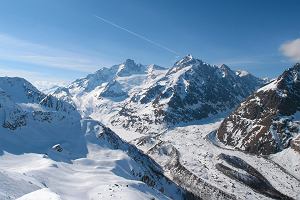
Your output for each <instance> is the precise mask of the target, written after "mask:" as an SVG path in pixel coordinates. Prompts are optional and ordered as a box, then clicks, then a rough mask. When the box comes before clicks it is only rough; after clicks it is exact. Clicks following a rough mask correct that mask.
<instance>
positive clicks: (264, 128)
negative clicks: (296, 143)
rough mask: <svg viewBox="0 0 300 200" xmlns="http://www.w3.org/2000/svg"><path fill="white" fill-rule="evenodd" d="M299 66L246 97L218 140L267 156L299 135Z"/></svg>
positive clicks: (220, 131) (226, 120)
mask: <svg viewBox="0 0 300 200" xmlns="http://www.w3.org/2000/svg"><path fill="white" fill-rule="evenodd" d="M298 111H300V65H299V64H296V65H295V66H294V67H293V68H290V69H288V70H286V71H285V72H284V73H283V74H282V75H281V76H279V77H278V78H277V79H276V80H274V81H273V82H271V83H269V84H268V85H266V86H264V87H263V88H261V89H259V90H258V91H257V92H256V93H254V94H253V95H251V96H250V97H248V98H247V99H246V100H245V101H244V102H243V103H241V105H240V107H238V108H237V109H236V110H235V111H234V112H233V113H232V114H231V115H230V116H229V117H227V118H226V119H225V120H224V121H223V123H222V124H221V126H220V128H219V130H218V131H217V136H218V139H219V140H220V141H221V142H223V143H224V144H226V145H231V146H234V147H236V148H238V149H241V150H244V151H247V152H250V153H254V154H271V153H276V152H278V151H281V150H282V149H284V148H287V147H288V146H289V145H290V140H291V139H292V138H293V137H294V136H296V135H298V134H299V127H300V122H299V119H296V120H295V119H294V116H293V115H294V114H295V113H297V112H298Z"/></svg>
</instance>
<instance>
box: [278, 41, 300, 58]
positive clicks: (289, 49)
mask: <svg viewBox="0 0 300 200" xmlns="http://www.w3.org/2000/svg"><path fill="white" fill-rule="evenodd" d="M279 50H280V51H281V53H282V54H283V55H284V56H286V57H288V58H289V59H290V60H292V61H294V62H299V61H300V38H297V39H295V40H292V41H288V42H285V43H283V44H282V45H281V46H280V48H279Z"/></svg>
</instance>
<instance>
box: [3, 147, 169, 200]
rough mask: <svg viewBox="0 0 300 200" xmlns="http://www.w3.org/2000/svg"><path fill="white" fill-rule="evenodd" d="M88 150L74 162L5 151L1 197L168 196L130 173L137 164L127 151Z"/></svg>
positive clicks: (136, 197) (99, 148)
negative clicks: (84, 156)
mask: <svg viewBox="0 0 300 200" xmlns="http://www.w3.org/2000/svg"><path fill="white" fill-rule="evenodd" d="M88 151H89V153H88V154H87V157H86V158H79V159H76V160H72V162H71V163H66V162H56V161H53V160H51V159H49V158H48V157H46V156H45V155H41V154H33V153H29V154H23V155H13V154H9V153H4V154H3V155H2V156H1V157H0V171H1V174H0V177H4V178H5V179H4V180H3V178H1V182H0V199H16V198H20V197H21V198H20V200H25V199H26V200H34V199H36V200H41V199H42V200H43V199H45V200H50V199H51V200H52V199H53V200H56V199H67V200H68V199H70V200H72V199H74V200H75V199H78V200H82V199H128V200H131V199H134V200H135V199H136V200H139V199H147V200H148V199H151V198H156V199H168V198H167V197H166V196H164V195H162V194H161V193H160V192H159V191H157V190H155V189H153V188H150V187H149V186H147V185H146V184H145V183H143V182H141V181H137V180H136V178H135V177H134V176H133V175H131V170H132V169H138V166H137V164H136V163H135V162H134V161H133V160H132V159H131V158H130V157H128V156H127V155H126V153H124V152H122V151H120V150H111V149H109V148H103V147H100V146H99V145H96V144H89V145H88ZM8 181H9V182H8ZM6 184H9V185H8V186H5V185H6ZM14 186H15V187H14ZM23 195H24V196H23Z"/></svg>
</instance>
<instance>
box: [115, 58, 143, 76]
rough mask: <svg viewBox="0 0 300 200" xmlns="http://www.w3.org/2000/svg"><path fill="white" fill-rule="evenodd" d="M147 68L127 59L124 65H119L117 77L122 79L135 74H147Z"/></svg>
mask: <svg viewBox="0 0 300 200" xmlns="http://www.w3.org/2000/svg"><path fill="white" fill-rule="evenodd" d="M145 71H146V66H144V65H141V64H136V63H135V62H134V60H131V59H127V60H126V61H125V62H124V63H122V64H120V65H119V69H118V72H117V75H118V76H120V77H124V76H130V75H133V74H142V73H145Z"/></svg>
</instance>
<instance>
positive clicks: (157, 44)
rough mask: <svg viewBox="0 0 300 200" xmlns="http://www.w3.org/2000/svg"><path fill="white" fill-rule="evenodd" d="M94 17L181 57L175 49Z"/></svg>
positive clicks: (101, 18)
mask: <svg viewBox="0 0 300 200" xmlns="http://www.w3.org/2000/svg"><path fill="white" fill-rule="evenodd" d="M94 16H95V17H96V18H97V19H99V20H101V21H102V22H105V23H107V24H110V25H111V26H114V27H116V28H118V29H120V30H123V31H125V32H127V33H129V34H131V35H133V36H135V37H137V38H139V39H142V40H144V41H146V42H148V43H150V44H152V45H155V46H157V47H159V48H161V49H163V50H166V51H168V52H169V53H172V54H174V55H175V56H179V53H178V52H177V51H175V50H173V49H170V48H168V47H166V46H164V45H162V44H160V43H158V42H155V41H153V40H151V39H149V38H147V37H145V36H143V35H141V34H139V33H136V32H134V31H131V30H129V29H127V28H125V27H122V26H120V25H118V24H116V23H114V22H112V21H110V20H107V19H104V18H103V17H100V16H98V15H94Z"/></svg>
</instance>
